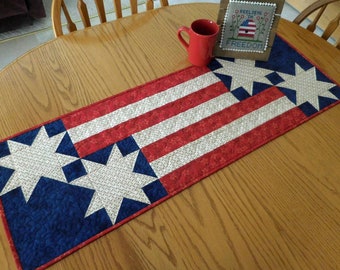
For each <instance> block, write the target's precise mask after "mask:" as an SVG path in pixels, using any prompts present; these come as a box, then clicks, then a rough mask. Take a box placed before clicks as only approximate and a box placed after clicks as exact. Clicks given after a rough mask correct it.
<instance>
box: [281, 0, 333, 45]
mask: <svg viewBox="0 0 340 270" xmlns="http://www.w3.org/2000/svg"><path fill="white" fill-rule="evenodd" d="M315 1H316V0H286V3H288V4H289V5H291V6H292V7H294V8H295V9H296V10H298V11H302V10H303V9H305V8H306V7H307V6H309V5H310V4H312V3H313V2H315ZM339 11H340V2H337V3H332V4H329V5H328V7H327V9H326V11H325V13H324V15H323V16H322V18H321V19H320V23H319V26H320V27H321V28H322V29H325V27H326V25H327V24H328V22H329V21H330V20H331V19H333V18H335V16H336V14H338V13H339ZM333 37H334V38H335V40H339V39H340V27H338V29H337V30H336V31H335V33H334V34H333Z"/></svg>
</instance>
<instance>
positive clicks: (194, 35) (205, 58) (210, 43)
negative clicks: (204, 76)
mask: <svg viewBox="0 0 340 270" xmlns="http://www.w3.org/2000/svg"><path fill="white" fill-rule="evenodd" d="M183 31H184V32H187V33H188V35H189V43H188V42H187V41H185V40H184V38H183V36H182V32H183ZM218 32H219V26H218V24H216V23H215V22H213V21H211V20H207V19H199V20H196V21H194V22H193V23H192V24H191V27H190V28H189V27H186V26H182V27H180V28H179V29H178V31H177V36H178V39H179V41H180V42H181V43H182V45H183V46H184V47H185V48H186V50H187V51H188V57H189V61H190V63H192V64H193V65H195V66H206V65H207V64H209V62H210V61H211V59H212V57H213V49H214V46H215V43H216V39H217V34H218Z"/></svg>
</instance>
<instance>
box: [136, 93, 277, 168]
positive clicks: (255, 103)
mask: <svg viewBox="0 0 340 270" xmlns="http://www.w3.org/2000/svg"><path fill="white" fill-rule="evenodd" d="M282 96H283V94H282V92H281V91H279V90H278V89H277V88H276V87H272V88H269V89H267V90H265V91H263V92H261V93H259V94H258V95H256V96H253V97H251V98H248V99H246V100H244V101H242V102H240V103H236V104H234V105H232V106H230V107H228V108H225V109H224V110H222V111H220V112H218V113H215V114H213V115H211V116H209V117H207V118H205V119H202V120H201V121H199V122H197V123H195V124H193V125H191V126H189V127H187V128H184V129H182V130H179V131H177V132H175V133H173V134H171V135H169V136H167V137H165V138H163V139H161V140H159V141H157V142H155V143H152V144H150V145H148V146H146V147H144V148H143V149H142V151H143V153H144V155H145V157H146V158H147V160H148V161H149V162H152V161H154V160H156V159H158V158H160V157H162V156H164V155H166V154H168V153H170V152H172V151H174V150H176V149H178V148H180V147H181V146H183V145H186V144H188V143H190V142H192V141H195V140H197V139H198V138H200V137H202V136H204V135H206V134H208V133H210V132H212V131H214V130H216V129H219V128H221V127H222V126H225V125H227V124H228V123H230V122H232V121H234V120H236V119H238V118H240V117H242V116H244V115H246V114H248V113H250V112H252V111H254V110H256V109H258V108H260V107H262V106H264V105H266V104H268V103H270V102H272V101H274V100H276V99H278V98H280V97H282Z"/></svg>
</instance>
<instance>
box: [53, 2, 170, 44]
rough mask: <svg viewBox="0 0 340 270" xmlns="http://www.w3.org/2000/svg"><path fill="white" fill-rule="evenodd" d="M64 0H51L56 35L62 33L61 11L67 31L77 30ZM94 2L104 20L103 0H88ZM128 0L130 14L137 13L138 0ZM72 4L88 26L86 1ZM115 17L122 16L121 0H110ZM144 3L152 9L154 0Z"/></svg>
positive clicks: (166, 3)
mask: <svg viewBox="0 0 340 270" xmlns="http://www.w3.org/2000/svg"><path fill="white" fill-rule="evenodd" d="M65 1H66V0H52V7H51V18H52V27H53V31H54V35H55V36H56V37H58V36H61V35H63V27H62V19H61V13H62V12H63V13H64V16H65V19H66V22H67V29H68V30H69V32H73V31H76V30H77V27H76V24H75V22H74V21H73V20H72V19H71V16H70V14H69V10H68V9H67V6H66V4H65ZM90 1H93V2H95V4H96V8H97V13H98V17H99V19H100V23H104V22H106V11H105V7H104V0H90ZM129 1H130V6H129V8H130V10H131V14H136V13H138V1H137V0H129ZM72 2H74V5H76V4H77V9H78V12H79V15H80V18H81V21H82V23H83V25H84V27H90V26H91V22H90V16H89V13H88V9H87V6H86V3H85V2H84V1H83V0H73V1H72ZM112 2H113V5H114V9H115V15H116V18H117V19H119V18H121V17H123V9H122V1H121V0H112ZM144 2H145V5H146V10H151V9H154V1H153V0H146V1H144ZM160 4H161V6H162V7H163V6H168V5H169V3H168V0H160Z"/></svg>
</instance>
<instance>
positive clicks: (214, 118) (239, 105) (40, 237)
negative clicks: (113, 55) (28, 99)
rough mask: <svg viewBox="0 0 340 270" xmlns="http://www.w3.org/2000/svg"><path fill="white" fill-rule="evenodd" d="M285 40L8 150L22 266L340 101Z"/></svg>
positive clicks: (6, 196)
mask: <svg viewBox="0 0 340 270" xmlns="http://www.w3.org/2000/svg"><path fill="white" fill-rule="evenodd" d="M339 98H340V87H339V86H338V85H336V84H335V83H334V82H333V81H332V80H331V79H329V78H328V77H326V76H325V75H324V74H323V73H322V72H320V70H319V69H318V68H316V67H315V66H313V64H311V63H310V62H309V61H307V60H306V59H305V58H304V57H302V56H301V55H300V54H299V53H297V52H296V51H295V50H294V49H292V48H291V47H290V46H288V45H287V43H285V42H284V41H283V40H282V39H280V38H279V37H276V40H275V43H274V46H273V49H272V52H271V56H270V59H269V60H268V62H258V61H252V60H238V59H228V58H225V59H222V58H219V59H215V60H213V62H212V63H211V64H210V65H209V67H203V68H198V67H190V68H187V69H184V70H181V71H179V72H176V73H174V74H170V75H168V76H166V77H164V78H161V79H158V80H156V81H153V82H150V83H148V84H146V85H143V86H139V87H136V88H134V89H131V90H129V91H126V92H124V93H121V94H119V95H116V96H113V97H111V98H109V99H106V100H103V101H101V102H99V103H96V104H93V105H91V106H89V107H86V108H83V109H81V110H78V111H76V112H73V113H71V114H68V115H65V116H61V117H60V118H58V119H55V120H53V121H50V122H48V123H44V124H42V125H41V126H38V127H34V128H32V129H30V130H28V131H25V132H23V133H20V134H19V135H15V136H14V137H11V138H9V139H6V140H4V141H2V142H0V215H1V216H2V219H3V221H4V224H5V227H6V229H7V232H8V236H9V240H10V243H11V246H12V249H13V252H14V255H15V258H16V260H17V265H18V268H23V269H35V268H38V267H42V268H44V267H46V266H48V265H50V264H51V263H53V262H55V261H57V260H60V259H61V258H63V257H64V256H66V255H67V254H69V253H71V252H73V251H75V250H77V249H78V248H80V247H81V246H83V245H85V244H87V243H89V242H91V241H93V240H95V239H96V238H98V237H99V236H101V235H103V234H104V233H107V232H109V231H111V230H113V229H115V228H117V227H118V226H120V225H122V224H124V223H125V222H127V221H128V220H130V219H132V218H134V217H135V216H137V215H139V214H141V213H143V212H145V211H146V210H148V209H150V208H152V207H154V206H155V205H157V204H159V203H160V202H162V201H164V200H165V199H167V198H169V197H171V196H173V195H175V194H176V193H178V192H180V191H182V190H183V189H185V188H187V187H189V186H191V185H192V184H194V183H196V182H198V181H200V180H202V179H203V178H204V177H206V176H208V175H209V174H212V173H214V172H215V171H217V170H218V169H220V168H222V167H225V166H226V165H228V164H230V163H231V162H233V161H235V160H236V159H238V158H240V157H242V156H244V155H245V154H247V153H249V152H251V151H253V150H254V149H256V148H258V147H260V146H261V145H263V144H265V143H267V142H268V141H270V140H272V139H274V138H276V137H278V136H280V135H281V134H283V133H285V132H287V131H288V130H290V129H293V128H294V127H296V126H297V125H299V124H301V123H303V122H305V121H307V120H308V119H310V118H311V117H313V116H315V115H316V114H318V113H320V112H321V111H323V110H325V109H327V108H329V107H330V106H333V105H335V104H337V103H339Z"/></svg>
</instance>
